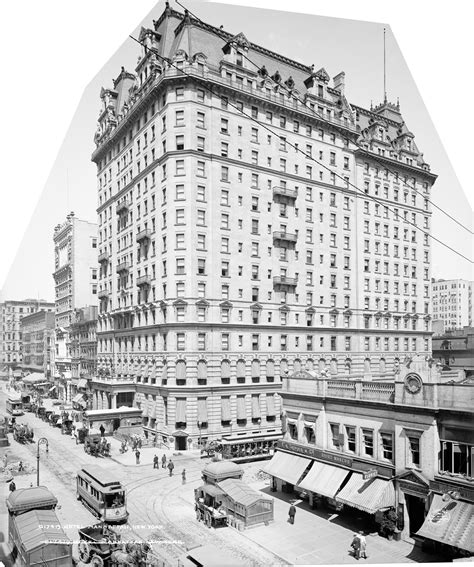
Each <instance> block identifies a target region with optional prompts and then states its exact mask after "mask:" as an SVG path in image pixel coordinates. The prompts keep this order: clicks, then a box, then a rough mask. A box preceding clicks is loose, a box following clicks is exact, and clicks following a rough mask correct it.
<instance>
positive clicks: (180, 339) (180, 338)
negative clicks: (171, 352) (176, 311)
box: [176, 333, 186, 351]
mask: <svg viewBox="0 0 474 567" xmlns="http://www.w3.org/2000/svg"><path fill="white" fill-rule="evenodd" d="M185 348H186V339H185V334H184V333H176V350H180V351H183V350H185Z"/></svg>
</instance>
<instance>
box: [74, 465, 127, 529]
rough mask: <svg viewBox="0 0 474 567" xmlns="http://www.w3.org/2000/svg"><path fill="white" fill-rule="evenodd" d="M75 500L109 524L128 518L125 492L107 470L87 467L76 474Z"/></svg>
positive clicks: (124, 520)
mask: <svg viewBox="0 0 474 567" xmlns="http://www.w3.org/2000/svg"><path fill="white" fill-rule="evenodd" d="M76 494H77V499H78V500H81V501H82V502H83V504H84V505H85V506H86V507H87V508H89V510H90V511H91V512H92V513H93V514H94V515H95V516H97V517H98V518H100V519H102V520H103V521H104V522H107V523H111V524H119V523H122V522H126V521H127V518H128V512H127V505H126V499H125V490H124V489H123V487H122V485H121V483H120V481H119V480H117V478H116V477H115V476H113V475H112V474H111V473H110V472H109V471H108V470H107V469H104V468H101V467H96V466H87V467H83V468H82V469H81V470H80V472H79V473H78V474H77V492H76Z"/></svg>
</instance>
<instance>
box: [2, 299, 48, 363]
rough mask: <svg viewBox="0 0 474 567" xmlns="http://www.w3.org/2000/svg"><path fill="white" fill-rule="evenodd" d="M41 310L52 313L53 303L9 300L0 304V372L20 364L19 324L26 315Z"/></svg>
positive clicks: (36, 300) (38, 300)
mask: <svg viewBox="0 0 474 567" xmlns="http://www.w3.org/2000/svg"><path fill="white" fill-rule="evenodd" d="M41 310H44V311H54V303H49V302H48V301H45V300H44V299H22V300H11V299H9V300H5V301H4V302H2V303H0V371H5V370H7V369H8V368H14V367H16V366H19V365H20V364H21V362H22V351H21V345H22V342H21V328H20V322H21V320H22V318H23V317H25V316H26V315H29V314H31V313H36V312H37V311H41Z"/></svg>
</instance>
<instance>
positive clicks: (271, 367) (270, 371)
mask: <svg viewBox="0 0 474 567" xmlns="http://www.w3.org/2000/svg"><path fill="white" fill-rule="evenodd" d="M265 373H266V376H267V380H269V379H271V380H273V379H274V378H275V362H274V361H273V360H267V364H266V370H265Z"/></svg>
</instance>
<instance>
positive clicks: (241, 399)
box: [237, 396, 247, 420]
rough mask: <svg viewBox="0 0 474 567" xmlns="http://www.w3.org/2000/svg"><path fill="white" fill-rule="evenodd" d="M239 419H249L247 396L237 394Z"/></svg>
mask: <svg viewBox="0 0 474 567" xmlns="http://www.w3.org/2000/svg"><path fill="white" fill-rule="evenodd" d="M237 419H242V420H243V419H247V408H246V407H245V396H237Z"/></svg>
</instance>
